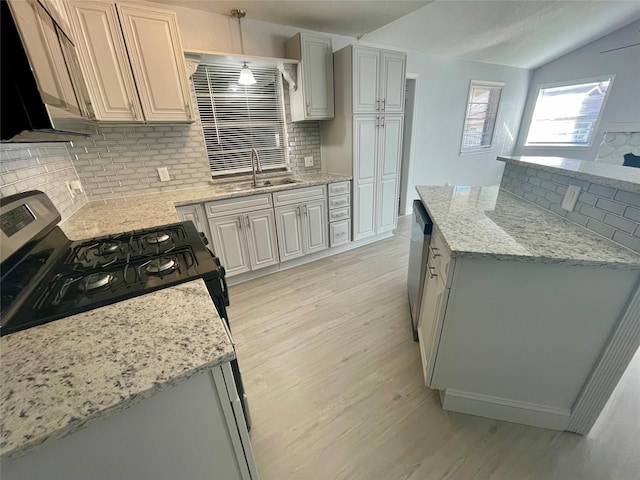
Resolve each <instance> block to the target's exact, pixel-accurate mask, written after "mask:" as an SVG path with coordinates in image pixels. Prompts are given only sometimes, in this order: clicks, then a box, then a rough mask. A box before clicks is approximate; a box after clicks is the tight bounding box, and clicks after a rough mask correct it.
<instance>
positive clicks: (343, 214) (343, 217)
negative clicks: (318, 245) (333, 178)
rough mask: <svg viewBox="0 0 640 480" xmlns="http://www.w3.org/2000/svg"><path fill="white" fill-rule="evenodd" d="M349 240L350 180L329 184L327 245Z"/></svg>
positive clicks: (343, 242)
mask: <svg viewBox="0 0 640 480" xmlns="http://www.w3.org/2000/svg"><path fill="white" fill-rule="evenodd" d="M350 241H351V182H350V181H345V182H336V183H331V184H329V246H331V247H335V246H338V245H344V244H345V243H349V242H350Z"/></svg>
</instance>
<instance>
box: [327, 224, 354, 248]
mask: <svg viewBox="0 0 640 480" xmlns="http://www.w3.org/2000/svg"><path fill="white" fill-rule="evenodd" d="M350 241H351V220H342V221H340V222H333V223H330V224H329V242H330V243H329V246H330V247H335V246H336V245H342V244H343V243H349V242H350Z"/></svg>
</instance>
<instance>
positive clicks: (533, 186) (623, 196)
mask: <svg viewBox="0 0 640 480" xmlns="http://www.w3.org/2000/svg"><path fill="white" fill-rule="evenodd" d="M568 185H578V186H579V187H580V188H581V191H580V195H579V196H578V201H577V203H576V205H575V208H574V210H573V211H572V212H568V211H567V210H565V209H563V208H562V207H561V205H562V200H563V199H564V195H565V193H566V191H567V186H568ZM500 187H501V188H504V189H505V190H508V191H509V192H511V193H513V194H515V195H517V196H519V197H522V198H524V199H525V200H528V201H529V202H532V203H535V204H536V205H538V206H540V207H542V208H545V209H547V210H550V211H551V212H553V213H555V214H556V215H560V216H561V217H564V218H566V219H567V220H570V221H572V222H574V223H577V224H579V225H581V226H583V227H585V228H587V229H589V230H591V231H593V232H595V233H597V234H599V235H602V236H604V237H606V238H608V239H610V240H613V241H614V242H617V243H619V244H621V245H624V246H625V247H627V248H630V249H631V250H634V251H636V252H638V253H640V195H638V194H637V193H633V192H628V191H625V190H617V189H615V188H612V187H609V186H605V185H599V184H596V183H590V182H586V181H584V180H578V179H575V178H572V177H569V176H566V175H558V174H552V173H550V172H546V171H544V170H538V169H535V168H531V167H524V166H522V165H513V164H509V163H508V164H506V165H505V169H504V173H503V175H502V182H501V185H500Z"/></svg>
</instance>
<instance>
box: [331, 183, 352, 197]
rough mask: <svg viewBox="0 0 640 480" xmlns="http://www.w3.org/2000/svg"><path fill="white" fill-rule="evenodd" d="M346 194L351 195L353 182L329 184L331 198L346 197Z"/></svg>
mask: <svg viewBox="0 0 640 480" xmlns="http://www.w3.org/2000/svg"><path fill="white" fill-rule="evenodd" d="M345 193H351V182H349V181H346V182H337V183H330V184H329V196H330V197H335V196H336V195H344V194H345Z"/></svg>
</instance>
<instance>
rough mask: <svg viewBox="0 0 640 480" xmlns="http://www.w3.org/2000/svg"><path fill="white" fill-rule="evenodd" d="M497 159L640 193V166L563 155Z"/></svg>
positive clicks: (503, 157) (502, 157)
mask: <svg viewBox="0 0 640 480" xmlns="http://www.w3.org/2000/svg"><path fill="white" fill-rule="evenodd" d="M497 159H498V160H500V161H502V162H505V163H511V164H514V165H521V166H523V167H533V168H535V169H537V170H544V171H547V172H551V173H557V174H560V175H567V176H569V177H573V178H577V179H579V180H586V181H587V182H592V183H597V184H599V185H606V186H608V187H612V188H619V189H621V190H626V191H628V192H633V193H640V168H634V167H624V166H622V165H611V164H609V163H604V162H590V161H586V160H576V159H575V158H563V157H535V156H514V157H505V156H498V157H497Z"/></svg>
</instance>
